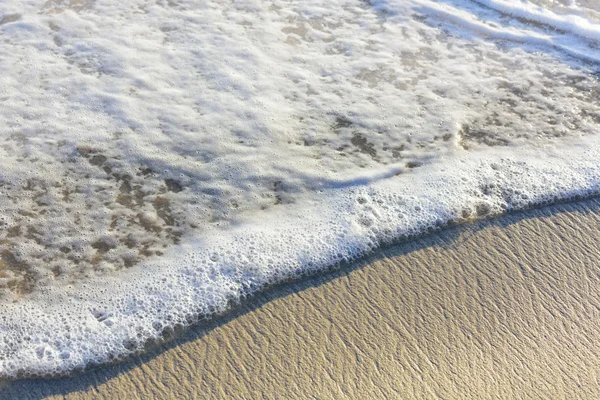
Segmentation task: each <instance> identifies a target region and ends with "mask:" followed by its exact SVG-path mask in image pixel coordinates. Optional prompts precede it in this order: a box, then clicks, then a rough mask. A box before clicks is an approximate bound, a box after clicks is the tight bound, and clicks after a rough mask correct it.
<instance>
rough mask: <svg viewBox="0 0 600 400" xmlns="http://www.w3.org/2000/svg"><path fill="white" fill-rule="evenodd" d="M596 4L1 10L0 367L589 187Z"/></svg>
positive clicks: (114, 4)
mask: <svg viewBox="0 0 600 400" xmlns="http://www.w3.org/2000/svg"><path fill="white" fill-rule="evenodd" d="M599 79H600V6H599V5H598V4H597V2H595V1H592V0H587V1H586V0H560V1H554V0H536V1H525V0H523V1H517V0H473V1H469V0H438V1H433V0H431V1H430V0H372V1H367V0H328V1H323V0H318V1H317V0H306V1H284V0H273V1H266V0H265V1H262V0H261V1H259V0H239V1H222V0H219V1H210V0H205V1H196V0H131V1H116V0H6V1H3V2H0V305H1V306H0V377H3V378H15V377H20V376H29V375H38V376H52V375H58V374H66V373H70V372H71V371H74V370H80V369H83V368H85V367H87V366H89V365H96V364H101V363H105V362H109V361H112V360H115V359H118V358H120V357H124V356H127V355H129V354H132V353H135V352H139V351H142V350H143V349H144V346H145V345H146V344H147V343H148V342H151V341H154V340H157V339H160V338H161V337H163V336H164V335H166V334H169V333H170V332H172V331H173V330H177V329H180V328H182V327H185V326H189V325H190V324H193V323H195V322H197V321H198V320H199V319H202V318H205V317H209V316H211V315H214V314H218V313H222V312H225V311H226V310H227V309H228V308H230V307H231V306H232V304H235V303H237V302H239V301H243V298H244V297H246V296H248V295H250V294H252V293H254V292H256V291H258V290H261V289H263V288H265V287H267V286H269V285H273V284H276V283H278V282H282V281H285V280H289V279H295V278H298V277H301V276H304V275H307V274H311V273H315V272H318V271H321V270H324V269H327V268H329V267H332V266H335V265H338V264H340V263H344V262H348V261H350V260H353V259H355V258H357V257H359V256H361V255H364V254H366V253H367V252H369V251H371V250H373V249H375V248H377V247H378V246H381V245H382V244H384V243H389V242H393V241H397V240H401V239H405V238H410V237H414V236H416V235H421V234H424V233H426V232H429V231H432V230H436V229H440V228H442V227H444V226H446V225H448V224H450V223H461V222H468V221H471V220H474V219H477V218H484V217H489V216H493V215H498V214H502V213H505V212H507V211H511V210H517V209H523V208H527V207H533V206H539V205H542V204H548V203H551V202H556V201H560V200H565V199H570V198H574V197H585V196H590V195H594V194H597V193H598V192H599V191H600V163H599V162H598V160H599V159H600V158H599V156H600V138H599V137H598V136H599V135H598V133H599V132H600V101H599V100H600V84H599Z"/></svg>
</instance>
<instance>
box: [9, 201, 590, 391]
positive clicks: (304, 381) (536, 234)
mask: <svg viewBox="0 0 600 400" xmlns="http://www.w3.org/2000/svg"><path fill="white" fill-rule="evenodd" d="M63 396H64V397H65V398H68V399H92V398H94V399H104V398H106V399H109V398H123V399H124V398H127V399H136V398H181V399H187V398H211V399H214V398H234V399H237V398H239V399H259V398H260V399H262V398H267V399H282V398H289V399H308V398H314V399H345V398H347V399H371V398H402V399H412V398H414V399H433V398H443V399H454V398H456V399H461V398H468V399H474V398H477V399H488V398H489V399H496V398H497V399H507V398H510V399H521V398H522V399H540V398H550V399H563V398H569V399H572V398H589V399H598V398H600V201H598V200H589V201H585V202H580V203H574V204H566V205H558V206H553V207H548V208H544V209H541V210H534V211H528V212H525V213H520V214H515V215H511V216H506V217H502V218H499V219H496V220H493V221H484V222H478V223H475V224H472V225H468V226H461V227H457V228H453V229H449V230H447V231H444V232H442V233H440V234H436V235H432V236H430V237H426V238H423V239H420V240H417V241H414V242H411V243H407V244H402V245H398V246H394V247H391V248H387V249H384V250H381V251H379V252H377V253H376V254H374V255H373V256H372V257H370V258H369V259H367V260H364V261H363V262H360V263H357V264H355V265H354V266H352V267H351V268H345V269H343V270H341V271H336V272H333V273H330V274H328V275H325V276H319V277H315V278H311V279H309V280H306V281H304V282H300V283H294V284H288V285H285V286H283V287H279V288H276V289H274V290H271V291H269V292H268V293H266V294H263V295H260V296H258V297H256V298H254V299H252V300H251V301H250V302H249V303H248V304H247V305H245V306H244V307H242V308H241V309H239V310H237V311H236V312H234V313H232V314H230V315H228V316H227V317H223V318H221V319H219V320H217V321H214V322H212V323H211V324H210V325H209V326H204V327H197V328H195V329H193V330H192V331H191V332H189V333H188V334H186V335H184V336H182V337H181V338H179V339H177V340H176V341H174V342H172V343H170V344H168V345H166V346H163V347H162V348H161V349H159V350H158V351H156V352H154V353H152V354H149V355H145V356H142V357H140V358H137V359H135V360H132V361H129V362H126V363H122V364H119V365H115V366H108V367H103V368H100V369H97V370H94V371H91V372H89V373H86V374H84V375H81V376H78V377H74V378H69V379H60V380H51V381H42V380H25V381H17V382H12V383H8V384H6V385H5V387H4V388H3V390H2V391H0V398H2V399H5V398H6V399H12V398H15V399H16V398H19V399H37V398H45V397H50V398H62V397H63Z"/></svg>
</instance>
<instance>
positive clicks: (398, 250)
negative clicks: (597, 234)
mask: <svg viewBox="0 0 600 400" xmlns="http://www.w3.org/2000/svg"><path fill="white" fill-rule="evenodd" d="M599 212H600V199H599V198H594V199H588V200H584V201H578V202H572V203H563V204H556V205H552V206H547V207H543V208H540V209H534V210H527V211H522V212H518V213H514V214H509V215H505V216H502V217H498V218H495V219H490V220H484V221H477V222H474V223H471V224H465V225H460V226H456V227H453V228H449V229H446V230H443V231H441V232H438V233H435V234H432V235H429V236H425V237H421V238H418V239H415V240H413V241H410V242H405V243H401V244H396V245H393V246H388V247H385V248H383V249H380V250H378V251H376V252H375V253H374V254H372V255H370V256H368V257H365V258H364V259H362V260H360V261H357V262H355V263H353V264H351V265H348V266H345V267H343V268H340V269H337V270H333V271H329V272H326V273H323V274H321V275H317V276H313V277H310V278H307V279H304V280H301V281H297V282H291V283H286V284H282V285H280V286H276V287H273V288H271V289H269V290H267V291H265V292H263V293H259V294H257V295H255V296H254V297H252V298H250V299H248V300H247V301H246V302H245V303H244V304H241V305H240V306H238V307H237V308H235V309H234V310H232V311H231V312H230V313H228V314H227V315H224V316H221V317H217V318H215V319H214V320H212V321H208V322H205V323H203V324H201V325H198V326H195V327H192V328H191V329H189V330H188V331H187V332H185V333H184V334H183V335H181V336H179V337H177V338H175V339H174V340H172V341H170V342H167V343H165V344H163V345H161V346H159V347H157V348H156V349H154V350H153V351H151V352H150V353H147V354H143V355H141V356H137V357H134V358H131V359H128V360H125V361H123V362H121V363H119V364H115V365H107V366H102V367H98V368H96V369H93V370H90V371H87V372H85V373H83V374H81V375H78V376H75V377H68V378H59V379H51V380H44V379H25V380H19V381H13V382H8V383H5V384H4V385H3V387H2V388H1V389H0V399H41V398H45V397H48V396H65V395H68V394H69V393H73V392H81V391H86V390H89V389H91V388H93V387H95V386H98V385H101V384H102V383H104V382H106V381H108V380H111V379H113V378H115V377H117V376H119V375H121V374H123V373H126V372H127V371H129V370H131V369H133V368H137V367H139V366H141V365H143V364H145V363H147V362H148V361H150V360H152V359H153V358H155V357H157V356H158V355H160V354H162V353H163V352H165V351H167V350H169V349H172V348H174V347H176V346H180V345H182V344H184V343H187V342H191V341H196V340H198V339H200V338H202V337H204V336H205V335H209V334H210V333H211V331H213V330H214V329H215V328H217V327H219V326H221V325H224V324H227V323H229V322H230V321H232V320H234V319H236V318H238V317H240V316H242V315H244V314H246V313H249V312H252V311H253V310H256V309H258V308H260V307H261V306H263V305H264V304H266V303H268V302H271V301H273V300H275V299H277V298H281V297H285V296H288V295H290V294H293V293H297V292H301V291H304V290H306V289H308V288H311V287H315V286H319V285H323V284H326V283H328V282H330V281H333V280H336V279H338V278H340V277H343V276H346V275H348V274H350V273H351V272H352V271H354V270H356V269H359V268H362V267H364V266H365V265H368V264H370V263H372V262H373V261H375V260H378V259H381V258H386V257H387V258H390V257H402V256H405V255H407V254H410V253H411V252H414V251H417V250H421V249H424V248H428V247H444V248H452V247H455V246H458V245H460V243H462V242H464V241H466V240H468V238H469V237H470V236H471V235H473V234H474V233H475V232H477V231H480V230H484V229H488V228H491V227H507V226H509V225H512V224H515V223H517V222H519V221H522V220H526V219H532V218H548V217H551V216H553V215H556V214H562V213H578V214H580V215H586V214H590V213H595V214H598V213H599Z"/></svg>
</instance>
